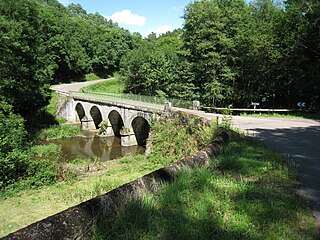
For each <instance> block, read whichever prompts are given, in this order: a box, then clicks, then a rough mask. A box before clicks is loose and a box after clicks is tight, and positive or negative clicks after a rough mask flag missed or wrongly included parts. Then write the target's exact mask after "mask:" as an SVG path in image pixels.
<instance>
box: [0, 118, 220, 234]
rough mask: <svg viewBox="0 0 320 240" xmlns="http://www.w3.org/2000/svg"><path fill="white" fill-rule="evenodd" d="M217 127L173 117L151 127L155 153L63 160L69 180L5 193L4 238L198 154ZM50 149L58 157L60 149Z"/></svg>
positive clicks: (1, 209) (0, 202)
mask: <svg viewBox="0 0 320 240" xmlns="http://www.w3.org/2000/svg"><path fill="white" fill-rule="evenodd" d="M163 126H166V128H164V127H163ZM215 129H216V126H214V125H212V126H208V125H207V124H206V123H205V122H203V121H202V120H200V119H199V118H195V117H192V116H189V115H183V116H182V117H181V118H180V117H179V114H177V115H173V116H172V117H168V118H166V119H162V120H161V121H157V122H155V123H154V124H153V125H152V127H151V131H152V134H151V136H152V137H151V139H150V141H151V142H152V153H151V154H149V155H147V156H146V155H137V156H126V157H124V158H121V159H117V160H113V161H107V162H103V163H102V162H100V161H89V162H88V161H85V162H77V163H74V164H73V163H69V164H63V165H62V167H61V168H59V169H60V171H59V174H60V175H62V176H65V178H61V179H59V181H57V182H56V183H54V182H51V183H50V184H49V185H42V186H34V187H29V188H27V189H23V188H19V189H16V188H12V192H3V193H2V195H1V197H0V219H1V221H0V237H1V236H4V235H6V234H8V233H10V232H12V231H15V230H17V229H19V228H21V227H24V226H26V225H28V224H31V223H33V222H35V221H38V220H41V219H43V218H45V217H47V216H50V215H52V214H55V213H57V212H60V211H62V210H65V209H67V208H69V207H71V206H74V205H76V204H79V203H81V202H83V201H85V200H88V199H90V198H93V197H95V196H97V195H99V194H103V193H105V192H107V191H110V190H111V189H114V188H116V187H118V186H120V185H122V184H124V183H127V182H130V181H132V180H134V179H136V178H138V177H141V176H142V175H144V174H147V173H149V172H152V171H154V170H156V169H159V168H161V167H164V166H167V165H168V164H170V163H171V162H174V161H176V160H178V159H180V158H182V157H184V156H189V155H191V154H193V153H195V152H197V151H198V150H199V149H200V148H202V147H203V146H204V145H205V144H207V143H208V142H209V141H210V139H212V137H214V134H215ZM173 143H174V144H173ZM40 148H42V147H40ZM51 148H52V149H53V150H52V155H53V156H55V157H58V156H59V154H57V152H54V151H57V149H56V148H54V147H52V146H51ZM40 152H42V153H43V154H48V149H47V148H45V147H43V149H42V151H40ZM42 157H45V155H42ZM40 158H41V157H40ZM56 160H57V161H60V159H56ZM77 173H78V174H77ZM79 173H80V174H79ZM8 191H9V190H8Z"/></svg>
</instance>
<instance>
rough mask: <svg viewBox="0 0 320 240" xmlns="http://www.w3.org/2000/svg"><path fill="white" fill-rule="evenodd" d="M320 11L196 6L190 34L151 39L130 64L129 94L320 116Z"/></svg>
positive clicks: (291, 6)
mask: <svg viewBox="0 0 320 240" xmlns="http://www.w3.org/2000/svg"><path fill="white" fill-rule="evenodd" d="M319 8H320V3H319V1H316V0H307V1H301V0H288V1H285V2H284V3H279V2H276V1H272V0H254V1H244V0H198V1H194V2H191V3H190V4H188V5H187V6H186V9H185V13H184V16H183V18H184V20H185V23H184V27H183V29H182V30H180V31H175V32H173V33H168V34H165V35H162V36H160V37H158V38H157V37H156V36H155V35H154V34H151V35H150V36H148V38H146V39H144V41H143V42H142V43H141V42H140V44H139V46H138V48H136V49H134V50H132V51H131V52H129V53H128V54H127V55H126V57H125V58H124V59H123V61H122V75H123V76H124V78H125V80H126V89H127V91H131V92H134V93H143V94H156V93H157V92H158V91H159V90H160V91H161V92H163V93H164V95H168V96H175V97H182V98H187V99H195V98H198V99H200V100H201V102H202V103H204V104H206V105H212V104H213V102H214V103H215V105H218V106H227V105H229V104H232V105H233V106H238V107H250V104H251V102H253V101H257V102H260V103H261V107H263V108H273V107H275V108H296V107H297V103H298V102H299V101H304V102H306V103H307V108H309V109H313V110H316V109H319V107H320V101H319V100H320V99H319V94H320V91H319V90H320V81H319V80H320V79H319V74H318V73H319V70H320V60H319V59H320V58H319V56H320V31H319V29H320V21H319V17H320V10H319ZM163 43H165V44H163Z"/></svg>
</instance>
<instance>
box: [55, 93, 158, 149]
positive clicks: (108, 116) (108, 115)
mask: <svg viewBox="0 0 320 240" xmlns="http://www.w3.org/2000/svg"><path fill="white" fill-rule="evenodd" d="M59 95H60V100H59V111H58V113H57V116H58V117H62V118H65V119H66V120H68V121H71V122H80V123H81V128H82V129H83V130H97V129H99V132H100V133H101V135H103V136H117V137H120V138H121V145H122V146H134V145H142V146H145V145H146V139H147V138H148V135H149V130H150V124H151V122H152V121H153V120H155V119H156V118H157V117H158V116H159V115H160V113H161V112H162V111H163V110H164V105H156V104H146V103H143V102H137V101H134V102H128V101H127V100H121V99H117V100H116V101H115V99H112V98H110V97H103V96H102V97H101V96H99V95H94V94H91V95H90V94H82V93H80V92H70V93H63V92H60V93H59Z"/></svg>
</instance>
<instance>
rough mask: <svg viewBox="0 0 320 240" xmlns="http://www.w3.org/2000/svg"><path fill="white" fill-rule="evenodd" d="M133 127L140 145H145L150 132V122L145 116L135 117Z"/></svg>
mask: <svg viewBox="0 0 320 240" xmlns="http://www.w3.org/2000/svg"><path fill="white" fill-rule="evenodd" d="M131 127H132V129H133V132H134V134H135V136H136V140H137V143H138V145H140V146H144V147H145V146H146V144H147V138H148V137H149V132H150V124H149V122H148V121H147V120H146V119H145V118H143V117H135V118H134V119H133V120H132V123H131Z"/></svg>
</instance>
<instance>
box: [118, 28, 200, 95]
mask: <svg viewBox="0 0 320 240" xmlns="http://www.w3.org/2000/svg"><path fill="white" fill-rule="evenodd" d="M182 44H183V43H182V40H181V31H178V30H177V31H175V32H173V33H167V34H165V35H162V36H161V37H159V38H156V37H155V36H154V35H153V34H151V35H150V36H149V37H148V38H147V39H146V40H144V41H143V42H140V44H139V45H138V46H137V47H136V48H135V49H134V50H132V51H130V52H129V53H128V54H127V55H126V56H125V57H124V58H123V59H122V62H121V74H122V76H123V77H124V80H125V84H126V89H125V90H126V91H128V92H132V93H136V94H137V93H139V94H144V95H157V94H159V95H161V96H163V97H177V98H187V99H188V98H190V97H191V98H196V97H197V96H196V94H197V91H195V86H194V84H193V82H192V81H193V79H194V76H193V74H192V72H191V65H190V63H189V62H188V61H186V59H184V57H183V54H182V52H181V50H182V49H181V48H182Z"/></svg>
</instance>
